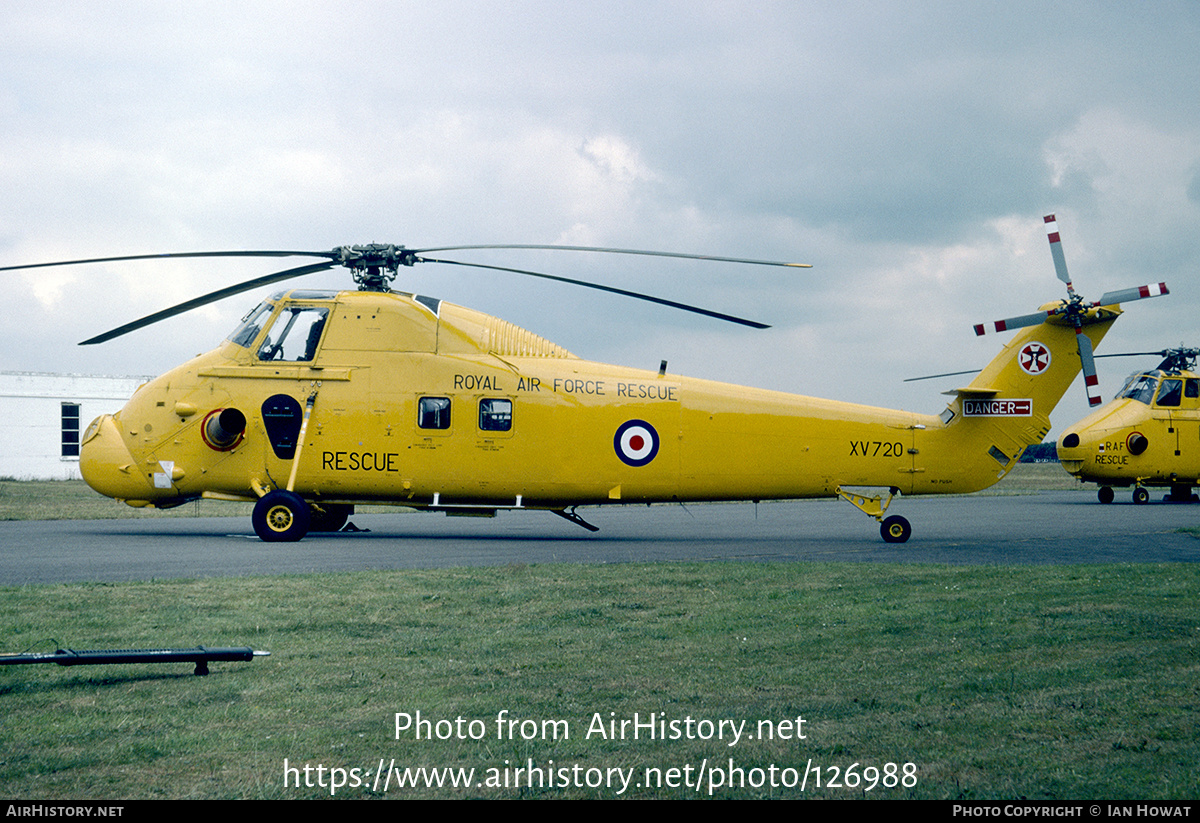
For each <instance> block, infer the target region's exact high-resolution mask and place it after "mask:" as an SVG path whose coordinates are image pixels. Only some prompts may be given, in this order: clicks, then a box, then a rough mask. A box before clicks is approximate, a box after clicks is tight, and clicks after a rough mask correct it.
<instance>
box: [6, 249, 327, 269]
mask: <svg viewBox="0 0 1200 823" xmlns="http://www.w3.org/2000/svg"><path fill="white" fill-rule="evenodd" d="M333 256H334V253H333V252H328V251H184V252H167V253H165V254H127V255H123V256H121V257H91V258H88V259H86V260H56V261H54V262H52V263H29V264H26V265H23V266H0V271H20V270H21V269H44V268H48V267H50V266H78V265H82V264H85V263H116V262H120V261H124V260H171V259H180V258H184V257H328V258H330V259H332V258H333Z"/></svg>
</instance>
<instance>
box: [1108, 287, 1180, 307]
mask: <svg viewBox="0 0 1200 823" xmlns="http://www.w3.org/2000/svg"><path fill="white" fill-rule="evenodd" d="M1170 293H1171V292H1170V290H1169V289H1167V284H1166V283H1150V284H1149V285H1146V286H1138V287H1137V288H1134V289H1118V290H1117V291H1110V292H1105V293H1104V294H1102V295H1100V299H1099V300H1097V301H1096V304H1095V305H1097V306H1112V305H1114V304H1116V303H1129V302H1131V301H1133V300H1144V299H1146V298H1147V297H1161V296H1162V295H1164V294H1170Z"/></svg>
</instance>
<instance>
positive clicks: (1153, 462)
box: [1058, 347, 1200, 503]
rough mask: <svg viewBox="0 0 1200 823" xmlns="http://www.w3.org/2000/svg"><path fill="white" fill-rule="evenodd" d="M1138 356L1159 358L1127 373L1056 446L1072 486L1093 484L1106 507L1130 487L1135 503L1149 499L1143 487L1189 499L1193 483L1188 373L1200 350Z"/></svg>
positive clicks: (1194, 387)
mask: <svg viewBox="0 0 1200 823" xmlns="http://www.w3.org/2000/svg"><path fill="white" fill-rule="evenodd" d="M1140 354H1142V355H1157V356H1159V357H1163V358H1165V359H1164V360H1163V361H1162V362H1161V363H1160V364H1159V365H1158V367H1157V368H1155V369H1153V370H1150V371H1144V372H1134V374H1132V375H1130V377H1129V379H1128V380H1127V381H1126V382H1125V385H1124V387H1123V388H1122V389H1121V391H1119V392H1118V393H1117V396H1116V397H1115V398H1114V399H1113V400H1112V401H1111V402H1109V403H1107V404H1106V405H1105V406H1104V407H1103V408H1100V409H1098V410H1097V411H1094V412H1092V413H1091V414H1090V415H1088V416H1087V417H1085V418H1084V419H1083V420H1080V421H1079V422H1078V423H1076V424H1075V425H1073V426H1071V427H1070V428H1069V429H1068V430H1067V432H1066V433H1065V434H1064V435H1063V436H1062V437H1061V438H1059V440H1058V459H1059V461H1060V462H1061V463H1062V465H1063V468H1065V469H1066V470H1067V471H1068V472H1070V473H1071V474H1073V475H1075V476H1076V477H1078V478H1079V479H1080V480H1084V481H1087V482H1091V483H1099V484H1100V490H1099V492H1098V497H1099V499H1100V502H1101V503H1111V502H1112V501H1113V498H1114V492H1113V487H1114V486H1122V487H1128V486H1133V502H1135V503H1146V502H1148V501H1149V500H1150V493H1149V492H1148V491H1147V490H1146V487H1147V486H1169V487H1170V489H1171V491H1170V495H1169V496H1168V499H1170V500H1174V501H1190V500H1192V499H1193V495H1192V487H1193V486H1196V485H1200V376H1197V375H1196V373H1195V372H1194V371H1193V369H1194V368H1195V365H1196V356H1197V354H1200V349H1195V348H1184V347H1180V348H1176V349H1165V350H1164V351H1160V352H1142V353H1140ZM1107 356H1109V357H1123V356H1133V355H1107Z"/></svg>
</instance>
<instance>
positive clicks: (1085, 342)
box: [1075, 327, 1101, 406]
mask: <svg viewBox="0 0 1200 823" xmlns="http://www.w3.org/2000/svg"><path fill="white" fill-rule="evenodd" d="M1075 342H1076V343H1078V344H1079V363H1080V365H1081V366H1082V367H1083V389H1084V391H1085V392H1087V399H1088V405H1089V406H1099V405H1100V402H1101V398H1100V380H1099V378H1097V377H1096V360H1095V356H1094V354H1093V352H1092V339H1091V338H1090V337H1088V336H1087V335H1086V334H1084V333H1083V328H1082V327H1077V328H1076V329H1075Z"/></svg>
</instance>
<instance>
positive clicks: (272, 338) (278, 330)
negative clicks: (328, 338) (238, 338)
mask: <svg viewBox="0 0 1200 823" xmlns="http://www.w3.org/2000/svg"><path fill="white" fill-rule="evenodd" d="M328 314H329V309H326V308H320V307H317V306H293V307H291V308H287V309H284V310H283V311H281V312H280V313H279V316H278V317H276V318H275V322H274V323H273V324H272V325H271V330H270V332H269V333H268V334H267V337H266V339H265V340H263V343H262V345H261V346H259V347H258V359H259V360H288V361H294V362H299V361H307V360H312V359H313V357H315V356H316V354H317V344H318V343H319V342H321V332H322V331H324V329H325V318H326V316H328Z"/></svg>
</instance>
